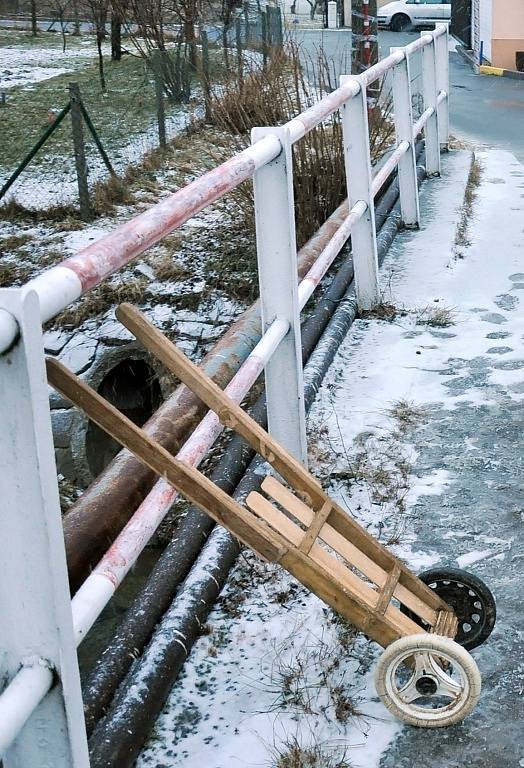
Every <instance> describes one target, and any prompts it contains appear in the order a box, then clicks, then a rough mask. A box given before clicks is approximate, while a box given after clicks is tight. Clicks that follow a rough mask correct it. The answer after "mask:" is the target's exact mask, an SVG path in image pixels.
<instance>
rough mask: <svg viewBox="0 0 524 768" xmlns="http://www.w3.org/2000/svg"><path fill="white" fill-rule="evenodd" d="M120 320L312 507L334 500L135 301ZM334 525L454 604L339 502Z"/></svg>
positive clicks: (426, 594) (421, 590)
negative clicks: (380, 541) (135, 305)
mask: <svg viewBox="0 0 524 768" xmlns="http://www.w3.org/2000/svg"><path fill="white" fill-rule="evenodd" d="M116 315H117V317H118V319H119V320H120V322H121V323H122V324H123V325H125V327H126V328H127V329H128V330H129V331H131V333H133V335H134V336H135V337H136V338H137V339H138V340H139V341H140V342H141V343H142V344H143V345H144V346H145V347H146V349H148V350H149V351H150V352H151V353H152V354H153V355H155V357H157V358H158V359H159V360H161V361H162V362H163V363H164V365H165V366H166V367H167V368H168V369H169V370H170V371H172V372H173V373H174V374H175V375H176V376H177V377H178V378H179V379H180V380H181V381H182V382H183V383H184V384H186V386H188V387H189V388H190V389H191V390H192V391H193V392H194V393H195V394H196V396H197V397H199V398H200V399H201V400H202V401H203V402H204V403H205V404H206V405H207V406H208V408H211V410H213V411H214V412H215V413H216V414H217V416H218V418H219V419H220V421H221V422H222V424H224V425H225V426H227V427H231V428H232V429H234V430H235V431H236V432H238V434H239V435H241V436H242V437H243V438H244V439H245V440H246V441H247V442H248V443H249V445H250V446H251V447H252V448H253V449H254V450H255V451H257V453H259V454H260V455H261V456H262V457H264V458H265V459H266V460H267V461H268V462H269V463H270V464H271V465H272V466H273V467H275V469H276V470H277V472H278V473H279V474H280V475H281V476H282V477H283V478H284V479H285V480H286V481H287V482H288V483H289V485H290V486H291V487H292V488H294V489H295V490H297V491H298V492H300V493H301V494H305V496H306V497H308V498H309V499H310V500H311V506H312V507H313V508H315V509H319V508H321V507H322V506H323V504H324V503H325V502H326V501H328V500H329V497H328V496H327V494H325V493H324V491H323V490H322V487H321V486H320V483H318V481H317V480H316V479H315V478H314V477H313V476H312V475H311V474H310V473H309V472H308V471H307V470H306V469H305V468H304V467H303V466H302V464H300V462H298V461H297V460H296V459H295V458H294V457H293V456H291V455H290V454H289V453H288V452H287V451H286V450H285V449H284V448H283V447H282V446H281V445H280V444H279V443H277V442H276V441H275V440H273V439H272V438H271V437H270V436H269V435H268V433H267V432H266V431H265V430H264V429H263V428H262V427H261V426H260V425H259V424H257V423H256V422H255V421H254V420H253V419H252V418H251V417H250V416H249V415H248V414H247V413H245V412H244V411H243V410H242V408H241V407H240V406H239V405H238V404H237V403H235V402H234V401H233V400H231V398H229V397H228V396H227V395H226V394H225V393H224V392H223V391H222V390H221V389H220V387H218V386H217V385H216V384H215V383H214V382H213V381H212V380H211V379H210V378H209V377H207V376H206V375H205V374H204V373H203V372H202V371H201V370H200V369H199V368H198V366H196V365H195V364H194V363H192V362H191V361H190V360H189V359H188V358H187V357H186V356H185V355H184V354H183V352H182V351H181V350H179V349H178V348H177V347H176V345H175V344H173V343H172V342H170V341H169V339H167V338H166V337H165V336H164V335H163V333H162V332H161V331H159V330H158V329H157V328H155V326H154V325H152V323H150V322H149V321H148V320H147V319H146V318H145V317H144V316H143V315H142V314H141V313H140V312H139V311H138V310H137V309H136V308H135V307H133V306H132V305H131V304H121V305H120V306H119V307H118V309H117V310H116ZM330 524H331V526H332V527H333V528H334V529H335V530H336V531H337V532H338V533H340V534H341V535H342V536H344V538H346V539H350V540H351V541H352V543H353V544H354V545H355V546H356V547H358V549H359V550H360V551H361V552H363V553H364V554H365V555H366V556H367V557H369V558H371V559H372V560H374V561H375V562H376V564H377V565H378V566H379V567H380V568H382V569H383V570H384V571H386V572H387V573H389V572H390V571H391V569H392V568H393V566H394V565H395V563H399V566H400V569H401V577H400V584H402V585H403V586H405V587H407V588H408V589H409V590H410V592H412V593H413V594H414V595H416V596H417V597H418V598H420V600H422V601H423V602H424V603H425V604H427V605H428V606H429V607H430V608H432V609H433V610H449V606H447V605H446V603H445V602H444V601H443V600H442V599H441V598H439V597H438V595H437V594H436V592H433V590H431V589H429V587H427V586H426V585H425V584H424V583H423V582H422V581H420V579H418V578H417V577H416V576H415V575H414V574H413V573H411V571H410V570H409V569H408V568H406V566H404V565H403V564H402V563H400V561H398V560H397V558H395V557H394V555H392V554H391V553H390V552H388V550H386V549H385V548H384V547H383V546H382V545H381V544H380V543H379V542H378V541H377V540H376V539H375V538H374V537H373V536H372V535H371V534H370V533H368V532H367V531H366V530H365V529H364V528H362V527H361V526H360V525H359V524H358V523H357V522H356V521H355V520H352V519H351V518H350V517H348V515H347V514H346V513H345V512H344V510H342V509H341V508H340V507H339V506H338V505H337V504H335V503H334V502H333V511H332V513H331V515H330Z"/></svg>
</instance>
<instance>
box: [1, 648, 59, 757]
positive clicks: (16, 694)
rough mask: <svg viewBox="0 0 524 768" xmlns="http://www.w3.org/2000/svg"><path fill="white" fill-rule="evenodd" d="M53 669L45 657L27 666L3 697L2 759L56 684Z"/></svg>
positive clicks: (18, 674)
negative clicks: (54, 683)
mask: <svg viewBox="0 0 524 768" xmlns="http://www.w3.org/2000/svg"><path fill="white" fill-rule="evenodd" d="M53 678H54V676H53V671H52V670H51V669H50V668H49V665H48V664H47V663H46V662H45V660H44V659H37V660H35V662H34V664H32V666H24V667H22V668H21V669H20V671H19V672H18V673H17V674H16V675H15V677H14V678H13V679H12V680H11V682H10V683H9V685H8V686H7V688H6V689H5V690H4V691H3V693H2V695H1V696H0V723H1V724H2V727H1V728H0V758H1V756H2V755H4V754H5V753H6V752H7V750H8V749H9V747H10V746H11V744H12V743H13V741H14V740H15V739H16V737H17V736H18V734H19V733H20V731H21V730H22V728H23V727H24V725H25V724H26V723H27V721H28V720H29V718H30V717H31V715H32V713H33V712H34V710H35V709H36V708H37V706H38V705H39V704H40V702H41V701H42V699H43V698H44V696H45V695H46V693H47V692H48V691H49V689H50V688H51V686H52V684H53Z"/></svg>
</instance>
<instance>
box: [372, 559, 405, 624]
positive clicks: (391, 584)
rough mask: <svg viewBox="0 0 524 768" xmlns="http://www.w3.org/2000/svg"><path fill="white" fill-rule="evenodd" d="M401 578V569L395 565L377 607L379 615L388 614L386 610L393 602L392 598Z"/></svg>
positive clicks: (382, 590)
mask: <svg viewBox="0 0 524 768" xmlns="http://www.w3.org/2000/svg"><path fill="white" fill-rule="evenodd" d="M399 577H400V568H399V567H398V565H395V567H394V568H393V570H392V571H391V572H390V573H389V574H388V577H387V579H386V583H385V584H384V586H383V587H382V589H381V591H380V594H379V598H378V602H377V606H376V610H377V613H385V612H386V609H387V607H388V605H389V604H390V602H391V598H392V597H393V593H394V591H395V589H396V587H397V584H398V580H399Z"/></svg>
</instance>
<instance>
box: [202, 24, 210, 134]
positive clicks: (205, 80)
mask: <svg viewBox="0 0 524 768" xmlns="http://www.w3.org/2000/svg"><path fill="white" fill-rule="evenodd" d="M200 39H201V42H202V90H203V91H204V109H205V118H206V120H211V88H210V83H211V80H210V79H209V41H208V39H207V32H206V31H205V30H202V31H201V33H200Z"/></svg>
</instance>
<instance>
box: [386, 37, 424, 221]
mask: <svg viewBox="0 0 524 768" xmlns="http://www.w3.org/2000/svg"><path fill="white" fill-rule="evenodd" d="M398 50H399V49H398V48H390V52H391V53H394V52H395V51H398ZM393 111H394V118H395V134H396V139H397V144H400V143H401V142H402V141H408V142H409V150H408V151H407V152H406V154H405V155H403V156H402V157H401V158H400V161H399V164H398V183H399V189H400V208H401V212H402V221H403V223H404V226H406V227H418V225H419V224H420V208H419V198H418V184H417V160H416V156H415V142H414V141H413V108H412V102H411V74H410V66H409V58H408V56H407V54H406V55H405V56H404V59H403V60H402V61H401V62H400V63H399V64H397V65H396V67H394V68H393Z"/></svg>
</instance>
